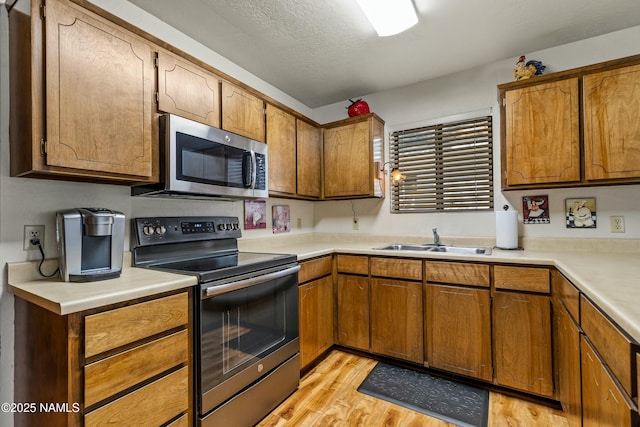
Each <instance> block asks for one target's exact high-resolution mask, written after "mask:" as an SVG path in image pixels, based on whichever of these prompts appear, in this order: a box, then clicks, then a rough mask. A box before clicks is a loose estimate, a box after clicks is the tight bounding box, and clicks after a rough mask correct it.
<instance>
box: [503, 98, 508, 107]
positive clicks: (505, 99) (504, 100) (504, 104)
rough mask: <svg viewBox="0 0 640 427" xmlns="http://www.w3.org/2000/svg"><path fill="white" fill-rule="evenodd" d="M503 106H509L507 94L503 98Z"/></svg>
mask: <svg viewBox="0 0 640 427" xmlns="http://www.w3.org/2000/svg"><path fill="white" fill-rule="evenodd" d="M502 106H503V107H506V106H507V97H506V96H505V97H504V98H502Z"/></svg>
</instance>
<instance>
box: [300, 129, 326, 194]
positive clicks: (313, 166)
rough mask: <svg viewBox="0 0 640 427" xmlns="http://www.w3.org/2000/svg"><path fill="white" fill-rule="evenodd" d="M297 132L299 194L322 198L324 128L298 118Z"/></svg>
mask: <svg viewBox="0 0 640 427" xmlns="http://www.w3.org/2000/svg"><path fill="white" fill-rule="evenodd" d="M296 132H297V138H298V143H297V149H298V156H297V159H296V162H297V167H298V196H299V197H302V198H307V199H320V198H321V197H322V129H320V128H319V127H317V126H315V125H312V124H309V123H307V122H305V121H302V120H300V119H297V120H296Z"/></svg>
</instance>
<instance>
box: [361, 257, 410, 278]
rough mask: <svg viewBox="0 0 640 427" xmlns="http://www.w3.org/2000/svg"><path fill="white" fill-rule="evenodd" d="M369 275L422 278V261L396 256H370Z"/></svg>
mask: <svg viewBox="0 0 640 427" xmlns="http://www.w3.org/2000/svg"><path fill="white" fill-rule="evenodd" d="M371 275H372V276H378V277H395V278H398V279H409V280H422V261H420V260H417V259H416V260H413V259H398V258H376V257H373V258H371Z"/></svg>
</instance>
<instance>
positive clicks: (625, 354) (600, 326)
mask: <svg viewBox="0 0 640 427" xmlns="http://www.w3.org/2000/svg"><path fill="white" fill-rule="evenodd" d="M580 326H582V330H583V331H584V333H585V334H586V335H587V337H589V340H590V341H591V342H592V343H593V346H594V347H595V348H596V350H597V351H598V353H600V354H601V355H602V358H603V359H604V361H605V363H606V364H607V365H608V366H609V368H610V369H611V372H613V374H614V375H615V376H616V378H618V381H620V384H621V385H622V387H623V388H624V389H625V391H626V392H627V393H628V394H629V396H633V394H634V393H635V390H634V389H633V380H634V379H633V378H632V375H631V365H632V363H633V362H634V361H633V359H632V355H634V352H633V348H632V344H631V342H630V341H629V339H627V338H626V337H625V336H624V335H623V334H622V333H621V332H620V331H619V330H618V328H617V327H616V326H615V325H614V324H613V323H611V321H610V320H609V319H607V318H606V317H605V316H604V315H603V314H602V313H601V312H600V310H598V308H596V307H595V306H594V305H593V304H592V303H591V302H590V301H589V300H588V299H587V298H585V296H584V295H581V296H580Z"/></svg>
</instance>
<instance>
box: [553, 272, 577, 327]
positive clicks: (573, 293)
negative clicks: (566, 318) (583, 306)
mask: <svg viewBox="0 0 640 427" xmlns="http://www.w3.org/2000/svg"><path fill="white" fill-rule="evenodd" d="M552 276H553V293H554V296H555V297H556V298H557V299H558V300H559V301H560V302H562V304H563V305H564V306H565V308H566V309H567V311H568V312H569V313H570V314H571V316H572V317H573V319H574V320H575V321H576V322H578V321H579V319H580V308H579V307H580V291H578V289H577V288H576V287H575V286H573V285H572V284H571V282H569V281H568V280H567V279H566V278H565V277H564V276H563V275H562V274H561V273H560V272H558V271H554V272H553V273H552Z"/></svg>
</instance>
